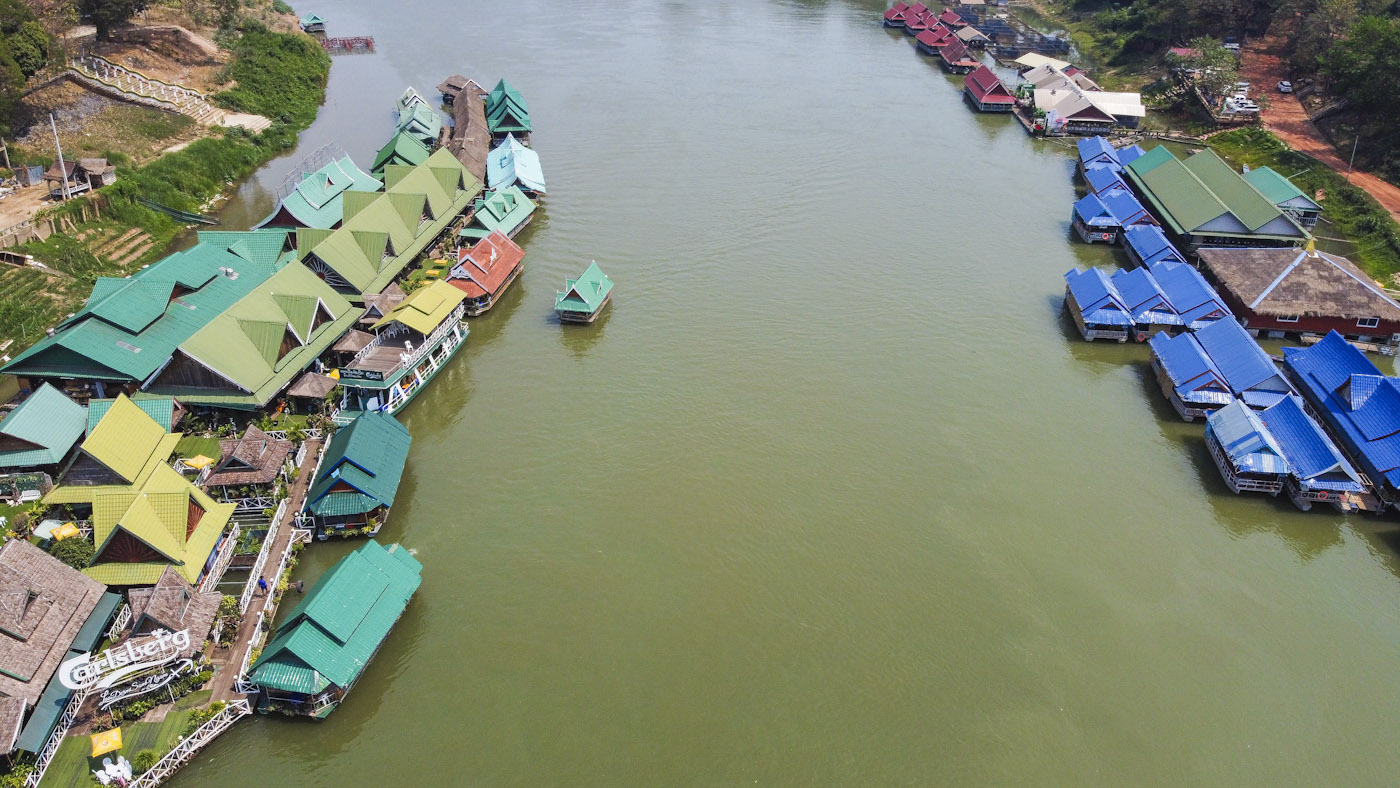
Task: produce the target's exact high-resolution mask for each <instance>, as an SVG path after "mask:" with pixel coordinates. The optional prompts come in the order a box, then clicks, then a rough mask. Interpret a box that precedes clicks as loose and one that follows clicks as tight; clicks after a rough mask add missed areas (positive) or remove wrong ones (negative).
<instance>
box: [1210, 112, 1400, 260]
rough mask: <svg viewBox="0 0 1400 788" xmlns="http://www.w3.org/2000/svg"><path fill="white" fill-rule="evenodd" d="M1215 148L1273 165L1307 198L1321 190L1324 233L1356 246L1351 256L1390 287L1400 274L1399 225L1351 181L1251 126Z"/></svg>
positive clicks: (1237, 160)
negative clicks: (1396, 275)
mask: <svg viewBox="0 0 1400 788" xmlns="http://www.w3.org/2000/svg"><path fill="white" fill-rule="evenodd" d="M1209 144H1210V146H1211V148H1213V149H1214V150H1215V152H1216V153H1219V154H1220V155H1221V156H1223V157H1225V158H1226V159H1228V160H1230V161H1231V162H1233V163H1234V164H1235V166H1237V167H1238V166H1239V165H1241V164H1248V165H1249V166H1251V167H1259V166H1269V167H1272V168H1273V169H1274V170H1275V171H1276V172H1278V173H1279V174H1280V175H1282V176H1284V177H1285V178H1290V179H1291V180H1292V181H1293V183H1294V185H1296V186H1297V187H1298V188H1299V189H1301V190H1302V191H1303V193H1304V194H1308V195H1310V196H1311V195H1313V194H1315V193H1316V192H1317V191H1319V190H1321V191H1322V192H1323V195H1324V199H1322V200H1321V201H1320V202H1321V203H1322V218H1323V219H1324V220H1325V221H1326V222H1330V223H1331V224H1330V226H1329V225H1328V224H1325V223H1319V224H1318V226H1317V228H1316V230H1315V232H1316V233H1317V234H1320V235H1327V236H1333V235H1341V236H1342V237H1343V238H1345V239H1346V240H1347V241H1349V242H1350V243H1352V244H1354V245H1355V247H1356V248H1355V251H1354V252H1352V253H1350V254H1348V255H1347V256H1348V257H1349V258H1350V259H1351V261H1352V262H1354V263H1356V264H1357V265H1358V266H1360V267H1361V269H1362V270H1364V271H1366V273H1368V274H1370V275H1371V276H1373V277H1375V278H1376V279H1378V280H1380V281H1381V282H1384V283H1387V284H1394V281H1393V280H1392V277H1393V276H1394V275H1395V274H1396V273H1398V272H1400V225H1397V224H1396V222H1395V219H1394V218H1392V217H1391V215H1390V214H1389V212H1387V211H1386V210H1385V209H1384V208H1382V207H1381V206H1380V204H1379V203H1377V202H1376V200H1375V198H1373V197H1372V196H1371V195H1369V194H1367V193H1366V192H1365V191H1363V190H1362V189H1359V188H1357V187H1356V186H1352V185H1351V184H1349V183H1347V181H1346V178H1344V177H1343V176H1342V175H1341V174H1339V173H1337V172H1336V171H1334V170H1333V169H1332V168H1330V167H1328V166H1327V165H1326V164H1323V163H1322V162H1320V161H1318V160H1316V159H1314V158H1312V157H1310V156H1304V155H1303V154H1301V153H1298V152H1296V151H1293V150H1291V149H1289V148H1288V146H1287V145H1284V144H1283V142H1282V141H1281V140H1279V138H1278V137H1275V136H1274V135H1272V134H1270V133H1269V132H1267V131H1264V130H1263V129H1257V128H1246V129H1236V130H1234V131H1228V132H1225V133H1224V134H1217V135H1216V136H1214V137H1211V138H1210V143H1209Z"/></svg>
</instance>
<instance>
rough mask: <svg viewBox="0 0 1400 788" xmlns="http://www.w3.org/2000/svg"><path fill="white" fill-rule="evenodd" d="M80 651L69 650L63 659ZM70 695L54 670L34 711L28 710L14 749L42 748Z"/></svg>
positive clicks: (29, 749) (32, 749) (56, 725)
mask: <svg viewBox="0 0 1400 788" xmlns="http://www.w3.org/2000/svg"><path fill="white" fill-rule="evenodd" d="M81 653H82V652H78V651H69V652H68V656H66V657H64V659H65V660H68V659H72V658H73V657H76V656H79V655H80V654H81ZM72 695H73V690H70V689H68V688H67V687H65V686H63V682H62V681H59V679H58V673H56V672H55V673H54V675H53V678H52V679H49V684H48V686H47V687H44V694H43V695H40V696H39V700H38V701H37V702H36V703H35V704H34V711H32V712H30V714H29V721H28V722H26V723H24V728H23V729H22V730H21V731H20V734H19V738H18V739H15V749H17V750H24V751H25V752H33V753H37V752H39V751H40V750H42V749H44V745H45V744H47V743H48V741H49V737H50V736H52V735H53V731H54V728H57V727H58V721H59V720H60V719H62V718H63V711H64V709H66V708H67V707H68V698H69V697H71V696H72Z"/></svg>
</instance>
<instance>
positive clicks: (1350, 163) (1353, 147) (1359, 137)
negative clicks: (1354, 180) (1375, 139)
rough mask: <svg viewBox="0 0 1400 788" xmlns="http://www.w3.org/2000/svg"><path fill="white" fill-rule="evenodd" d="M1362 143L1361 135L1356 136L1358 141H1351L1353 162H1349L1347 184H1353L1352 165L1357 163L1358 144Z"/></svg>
mask: <svg viewBox="0 0 1400 788" xmlns="http://www.w3.org/2000/svg"><path fill="white" fill-rule="evenodd" d="M1360 141H1361V135H1360V134H1358V135H1356V139H1354V140H1352V141H1351V160H1350V161H1348V162H1347V183H1351V165H1353V164H1355V163H1356V143H1358V142H1360Z"/></svg>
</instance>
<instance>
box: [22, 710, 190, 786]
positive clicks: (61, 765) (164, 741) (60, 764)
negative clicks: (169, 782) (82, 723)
mask: <svg viewBox="0 0 1400 788" xmlns="http://www.w3.org/2000/svg"><path fill="white" fill-rule="evenodd" d="M189 720H190V712H189V711H172V712H170V714H169V715H167V716H166V718H165V720H164V721H163V722H133V723H129V724H126V725H123V726H122V749H121V752H120V754H121V755H124V756H126V759H127V760H128V761H129V760H131V759H132V758H135V757H136V753H138V752H140V751H142V750H155V751H157V752H159V753H161V754H164V753H166V752H169V751H170V750H171V749H172V748H174V746H175V745H176V744H177V743H179V741H180V736H181V735H182V734H184V732H185V725H187V724H188V723H189ZM91 752H92V739H90V738H89V737H87V736H70V737H68V738H66V739H64V740H63V743H62V744H60V745H59V746H58V752H57V753H54V756H53V762H52V763H51V764H49V769H48V771H46V772H44V780H43V782H41V783H39V786H40V788H90V787H91V786H92V785H94V784H95V783H93V781H92V770H93V769H94V768H101V766H102V758H112V759H113V760H115V759H116V757H117V753H109V754H106V755H103V756H102V757H100V758H90V757H88V755H89V753H91Z"/></svg>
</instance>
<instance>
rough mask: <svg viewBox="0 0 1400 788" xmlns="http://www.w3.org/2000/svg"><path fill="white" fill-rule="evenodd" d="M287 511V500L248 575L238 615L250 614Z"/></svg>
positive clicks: (239, 602)
mask: <svg viewBox="0 0 1400 788" xmlns="http://www.w3.org/2000/svg"><path fill="white" fill-rule="evenodd" d="M286 511H287V499H285V498H284V499H283V500H282V503H281V504H280V505H278V507H277V514H276V516H274V517H273V518H272V522H271V523H269V524H268V526H267V536H264V537H263V544H262V549H261V550H259V551H258V560H257V561H255V562H253V569H252V571H250V572H249V573H248V583H247V585H245V586H243V595H242V596H240V597H239V598H238V613H239V615H242V614H244V613H247V612H248V605H249V604H251V603H252V601H253V594H255V593H257V591H258V578H260V577H262V576H263V574H262V571H263V568H264V567H265V566H267V556H268V553H270V552H272V543H273V542H275V541H277V529H278V528H280V527H281V524H282V515H283V514H285V513H286Z"/></svg>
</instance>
